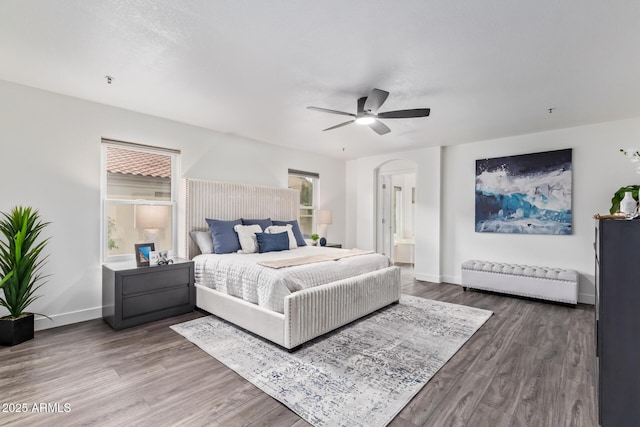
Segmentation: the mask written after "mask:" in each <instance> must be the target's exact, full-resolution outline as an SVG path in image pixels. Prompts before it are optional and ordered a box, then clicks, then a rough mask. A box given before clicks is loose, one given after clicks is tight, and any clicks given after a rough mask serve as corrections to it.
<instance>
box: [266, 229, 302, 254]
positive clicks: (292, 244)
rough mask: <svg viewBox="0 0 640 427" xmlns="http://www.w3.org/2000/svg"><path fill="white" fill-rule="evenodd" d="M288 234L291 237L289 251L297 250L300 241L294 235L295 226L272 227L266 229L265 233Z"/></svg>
mask: <svg viewBox="0 0 640 427" xmlns="http://www.w3.org/2000/svg"><path fill="white" fill-rule="evenodd" d="M285 231H286V232H287V235H288V236H289V249H295V248H297V247H298V241H297V240H296V236H294V234H293V226H292V225H291V224H287V225H270V226H268V227H267V228H265V229H264V232H265V233H267V234H278V233H284V232H285Z"/></svg>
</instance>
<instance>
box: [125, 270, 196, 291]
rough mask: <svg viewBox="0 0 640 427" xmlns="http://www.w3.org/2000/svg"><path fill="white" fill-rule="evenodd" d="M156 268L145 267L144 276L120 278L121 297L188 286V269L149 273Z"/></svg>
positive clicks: (135, 275) (136, 275)
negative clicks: (180, 285)
mask: <svg viewBox="0 0 640 427" xmlns="http://www.w3.org/2000/svg"><path fill="white" fill-rule="evenodd" d="M151 268H156V267H147V270H146V271H145V272H144V274H134V275H130V276H124V277H122V295H123V296H126V295H132V294H139V293H141V292H149V291H155V290H160V289H164V288H171V287H174V286H176V285H179V284H185V285H188V284H189V281H190V270H189V268H175V269H172V270H159V271H153V272H152V271H150V270H149V269H151Z"/></svg>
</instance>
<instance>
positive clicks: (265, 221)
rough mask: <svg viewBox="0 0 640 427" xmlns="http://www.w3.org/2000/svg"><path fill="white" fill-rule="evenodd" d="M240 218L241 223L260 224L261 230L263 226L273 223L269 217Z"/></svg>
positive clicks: (263, 228)
mask: <svg viewBox="0 0 640 427" xmlns="http://www.w3.org/2000/svg"><path fill="white" fill-rule="evenodd" d="M240 219H241V220H242V225H255V224H258V225H259V226H260V228H262V231H264V230H265V228H267V227H270V226H272V225H273V221H271V218H266V219H245V218H240Z"/></svg>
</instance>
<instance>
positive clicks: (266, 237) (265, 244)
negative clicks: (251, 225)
mask: <svg viewBox="0 0 640 427" xmlns="http://www.w3.org/2000/svg"><path fill="white" fill-rule="evenodd" d="M256 239H257V240H258V252H260V253H264V252H276V251H286V250H287V249H289V236H288V235H287V233H277V234H267V233H259V234H256Z"/></svg>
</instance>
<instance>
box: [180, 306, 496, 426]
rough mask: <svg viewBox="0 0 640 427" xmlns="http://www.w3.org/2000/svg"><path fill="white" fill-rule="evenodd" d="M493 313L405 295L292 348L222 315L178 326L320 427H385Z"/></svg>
mask: <svg viewBox="0 0 640 427" xmlns="http://www.w3.org/2000/svg"><path fill="white" fill-rule="evenodd" d="M491 314H492V312H491V311H487V310H482V309H477V308H472V307H467V306H463V305H457V304H449V303H444V302H439V301H432V300H428V299H424V298H416V297H410V296H402V298H401V300H400V304H395V305H392V306H389V307H387V308H384V309H382V310H380V311H377V312H375V313H373V314H372V315H369V316H367V317H365V318H363V319H360V320H358V321H356V322H353V323H351V324H349V325H347V326H344V327H342V328H340V329H338V330H337V331H334V332H331V333H329V334H327V335H324V336H322V337H319V338H316V339H315V340H312V341H310V342H309V343H307V344H305V345H304V346H303V347H302V348H301V349H300V350H298V351H297V352H294V353H289V352H287V351H286V350H284V349H282V348H280V347H278V346H276V345H275V344H271V343H269V342H267V341H265V340H262V339H261V338H258V337H256V336H254V335H252V334H249V333H247V332H246V331H243V330H242V329H239V328H237V327H236V326H234V325H232V324H230V323H228V322H225V321H224V320H221V319H219V318H217V317H215V316H208V317H202V318H199V319H195V320H192V321H189V322H185V323H181V324H178V325H174V326H172V327H171V328H172V329H173V330H174V331H176V332H178V333H179V334H181V335H183V336H184V337H185V338H187V339H188V340H189V341H191V342H193V343H194V344H195V345H197V346H198V347H200V348H201V349H203V350H204V351H206V352H207V353H209V354H210V355H211V356H213V357H215V358H216V359H218V360H219V361H220V362H222V363H224V364H225V365H226V366H228V367H229V368H231V369H233V370H234V371H236V372H237V373H238V374H240V375H241V376H242V377H244V378H245V379H247V380H248V381H250V382H251V383H253V384H254V385H255V386H256V387H258V388H260V389H261V390H263V391H264V392H265V393H267V394H269V395H270V396H272V397H273V398H275V399H277V400H279V401H280V402H282V403H283V404H285V405H286V406H287V407H289V408H290V409H291V410H292V411H294V412H295V413H296V414H298V415H299V416H300V417H302V418H304V419H305V420H306V421H308V422H309V423H311V424H313V425H314V426H349V427H354V426H367V427H373V426H385V425H387V424H388V423H389V422H390V421H391V420H392V419H393V418H394V417H395V416H396V415H397V414H398V412H400V410H402V408H403V407H404V406H405V405H406V404H407V403H408V402H409V401H410V400H411V398H412V397H413V396H415V395H416V393H418V391H420V389H421V388H422V387H423V386H424V385H425V384H426V383H427V381H429V379H431V377H433V375H434V374H435V373H436V372H437V371H438V370H439V369H440V368H441V367H442V366H443V365H444V364H445V363H446V362H447V361H448V360H449V359H450V358H451V357H452V356H453V355H454V354H455V353H456V352H457V351H458V350H459V349H460V348H461V347H462V346H463V345H464V343H465V342H467V340H468V339H469V338H471V336H472V335H473V334H474V333H475V332H476V331H477V330H478V329H479V328H480V327H481V326H482V325H483V324H484V323H485V322H486V321H487V320H488V319H489V317H491Z"/></svg>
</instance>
